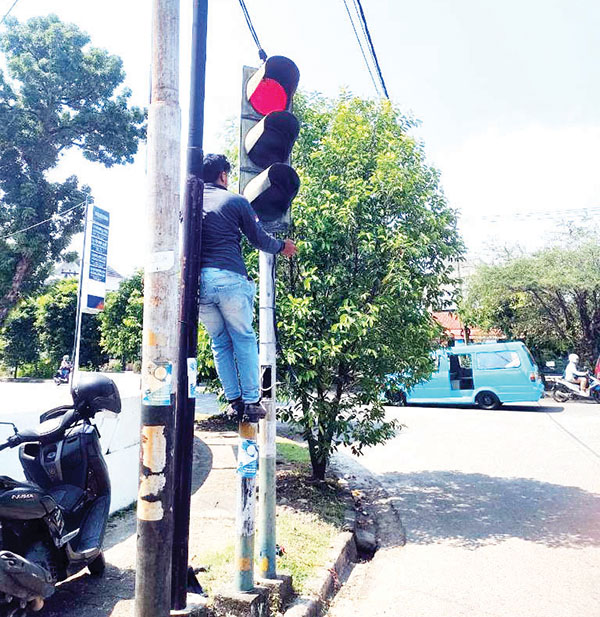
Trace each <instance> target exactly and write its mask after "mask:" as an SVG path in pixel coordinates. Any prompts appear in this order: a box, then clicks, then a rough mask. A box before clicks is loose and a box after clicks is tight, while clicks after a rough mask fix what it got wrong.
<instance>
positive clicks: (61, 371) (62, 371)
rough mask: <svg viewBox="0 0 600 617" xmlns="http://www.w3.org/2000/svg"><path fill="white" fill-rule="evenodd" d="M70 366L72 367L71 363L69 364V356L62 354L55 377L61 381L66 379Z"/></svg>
mask: <svg viewBox="0 0 600 617" xmlns="http://www.w3.org/2000/svg"><path fill="white" fill-rule="evenodd" d="M72 368H73V365H72V364H71V361H70V360H69V356H63V359H62V361H61V363H60V366H59V367H58V370H57V371H56V375H55V378H58V379H61V380H63V381H65V380H68V378H69V373H70V372H71V369H72Z"/></svg>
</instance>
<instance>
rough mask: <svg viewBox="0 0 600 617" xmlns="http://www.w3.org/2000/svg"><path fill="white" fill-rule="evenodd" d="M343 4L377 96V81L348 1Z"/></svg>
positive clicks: (344, 0)
mask: <svg viewBox="0 0 600 617" xmlns="http://www.w3.org/2000/svg"><path fill="white" fill-rule="evenodd" d="M343 2H344V6H345V7H346V13H348V18H349V19H350V24H351V25H352V30H354V36H355V37H356V41H357V42H358V46H359V47H360V53H361V54H362V57H363V60H364V61H365V64H366V66H367V71H369V75H370V76H371V81H372V82H373V87H374V88H375V92H376V93H377V96H379V87H378V86H377V81H376V80H375V76H374V75H373V71H372V70H371V66H370V64H369V61H368V60H367V55H366V54H365V50H364V48H363V44H362V41H361V40H360V37H359V36H358V32H357V31H356V26H355V25H354V20H353V19H352V15H351V13H350V9H349V8H348V3H347V2H346V0H343Z"/></svg>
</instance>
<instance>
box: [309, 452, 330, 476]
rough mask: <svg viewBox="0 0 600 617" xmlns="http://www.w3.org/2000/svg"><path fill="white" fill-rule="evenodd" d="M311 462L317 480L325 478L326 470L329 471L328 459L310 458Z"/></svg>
mask: <svg viewBox="0 0 600 617" xmlns="http://www.w3.org/2000/svg"><path fill="white" fill-rule="evenodd" d="M310 462H311V465H312V469H313V478H314V479H315V480H325V472H326V471H327V460H326V459H325V460H323V461H319V460H315V459H313V458H312V456H311V458H310Z"/></svg>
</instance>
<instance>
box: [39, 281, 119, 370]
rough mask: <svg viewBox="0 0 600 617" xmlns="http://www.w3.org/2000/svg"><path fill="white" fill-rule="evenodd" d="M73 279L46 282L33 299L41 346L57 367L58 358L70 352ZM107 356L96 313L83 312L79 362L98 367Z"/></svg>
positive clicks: (74, 302) (74, 298) (74, 307)
mask: <svg viewBox="0 0 600 617" xmlns="http://www.w3.org/2000/svg"><path fill="white" fill-rule="evenodd" d="M77 285H78V281H77V279H63V280H60V281H57V282H56V283H53V284H52V285H50V286H48V288H47V290H46V293H44V294H43V295H42V296H40V297H39V298H38V299H37V305H38V310H37V329H38V332H39V333H40V344H41V350H42V352H43V353H44V355H45V356H46V357H47V358H48V359H49V360H51V361H52V362H53V363H54V364H55V365H56V366H57V367H58V364H59V363H60V360H61V358H62V357H63V356H64V355H65V354H66V355H69V356H70V355H71V350H72V349H73V342H74V338H75V313H76V311H77ZM107 360H108V356H107V355H106V354H105V353H103V352H102V350H101V347H100V322H99V320H98V316H97V315H88V314H85V313H84V314H83V315H82V320H81V344H80V351H79V364H80V366H89V367H91V368H98V367H100V366H101V365H102V364H104V363H105V362H107Z"/></svg>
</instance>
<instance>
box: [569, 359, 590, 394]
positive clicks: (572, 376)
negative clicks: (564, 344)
mask: <svg viewBox="0 0 600 617" xmlns="http://www.w3.org/2000/svg"><path fill="white" fill-rule="evenodd" d="M578 362H579V356H578V355H577V354H576V353H572V354H570V355H569V364H567V368H566V369H565V379H566V380H567V381H569V382H571V383H576V384H579V388H580V390H581V392H583V394H589V392H588V390H589V388H588V377H587V372H586V371H580V370H578V368H577V363H578Z"/></svg>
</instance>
